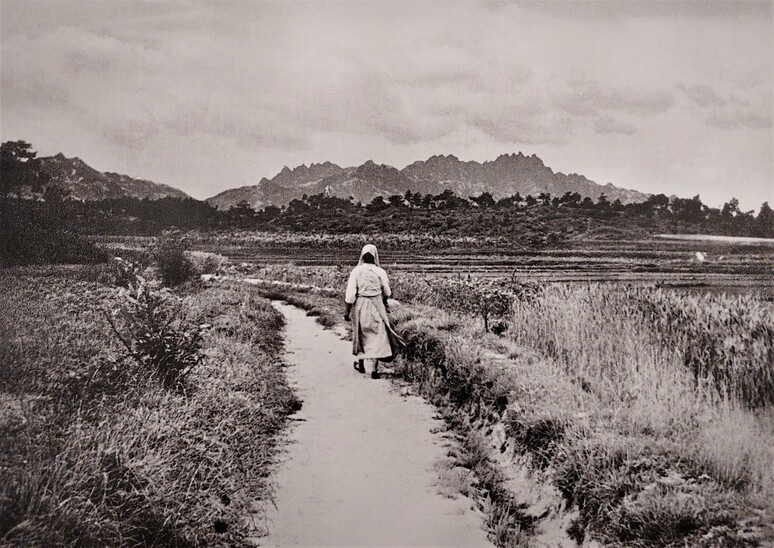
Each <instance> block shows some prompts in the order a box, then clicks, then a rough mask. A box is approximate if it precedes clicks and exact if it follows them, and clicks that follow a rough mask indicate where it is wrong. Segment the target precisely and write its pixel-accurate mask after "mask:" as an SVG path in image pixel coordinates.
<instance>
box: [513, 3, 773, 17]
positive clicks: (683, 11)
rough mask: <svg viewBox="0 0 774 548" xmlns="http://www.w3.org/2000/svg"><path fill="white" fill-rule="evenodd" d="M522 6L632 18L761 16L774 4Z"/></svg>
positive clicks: (555, 14)
mask: <svg viewBox="0 0 774 548" xmlns="http://www.w3.org/2000/svg"><path fill="white" fill-rule="evenodd" d="M515 4H516V5H517V6H519V7H520V8H522V9H526V10H531V11H537V12H541V13H546V14H548V15H551V16H553V17H564V18H578V19H613V20H615V19H629V18H656V17H658V18H666V17H669V18H693V19H697V18H698V19H718V18H743V17H747V18H757V17H771V13H772V3H771V2H770V1H768V0H712V1H701V0H683V1H678V2H666V1H664V0H637V1H628V2H622V1H620V0H584V1H576V2H567V1H564V0H524V1H520V2H515Z"/></svg>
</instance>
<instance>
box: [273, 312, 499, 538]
mask: <svg viewBox="0 0 774 548" xmlns="http://www.w3.org/2000/svg"><path fill="white" fill-rule="evenodd" d="M276 306H277V308H278V309H279V310H280V311H281V312H282V313H283V314H284V316H285V318H286V322H287V326H286V351H287V358H286V361H287V362H288V364H289V365H290V367H289V369H288V374H289V376H290V379H291V383H293V384H295V385H296V387H297V391H298V396H299V397H300V398H301V399H302V400H303V402H304V404H303V408H302V410H301V411H300V412H299V413H298V414H297V415H296V416H295V419H296V421H297V422H296V425H295V426H294V427H292V430H291V432H290V434H289V438H290V439H289V445H288V447H287V457H286V460H285V462H284V463H283V464H282V465H281V466H280V468H279V470H278V473H277V475H276V478H275V479H276V483H277V486H278V489H277V493H276V500H275V503H276V511H274V512H272V511H271V510H270V511H269V512H268V514H269V516H268V518H267V519H268V523H267V528H268V530H269V536H268V537H266V538H263V539H260V542H261V544H262V545H267V546H488V545H490V543H489V542H488V541H487V536H486V532H485V531H484V529H483V521H484V517H483V515H482V514H481V513H480V512H479V511H477V510H474V509H473V508H474V507H475V503H474V502H473V500H471V499H469V498H467V497H465V496H462V495H459V496H457V497H456V498H454V499H452V498H448V497H445V496H443V495H441V494H440V491H442V490H443V488H442V486H440V485H439V480H438V471H437V470H438V468H442V467H443V463H444V462H445V461H448V459H447V458H446V456H445V455H446V453H447V447H445V445H448V443H447V442H446V440H445V439H444V438H443V437H442V436H441V435H440V434H438V433H437V432H438V431H440V430H442V429H443V423H442V422H441V421H440V420H438V419H435V418H434V409H433V407H432V406H430V405H429V404H427V403H425V402H424V400H422V399H420V398H417V397H411V396H409V397H405V398H402V397H400V395H398V394H397V393H396V392H395V391H394V388H392V387H391V384H390V383H389V382H388V381H384V380H382V381H373V380H371V379H370V378H368V377H366V376H363V375H359V374H358V373H357V372H355V371H354V370H353V369H352V355H351V346H350V344H349V343H348V342H347V341H346V340H343V339H342V337H341V336H340V335H337V334H336V333H334V332H332V331H328V330H323V328H322V327H321V326H320V325H319V324H317V323H316V322H315V319H314V318H313V317H309V316H307V315H306V313H305V312H304V311H302V310H300V309H298V308H295V307H292V306H288V305H283V304H278V305H276ZM434 432H435V433H434Z"/></svg>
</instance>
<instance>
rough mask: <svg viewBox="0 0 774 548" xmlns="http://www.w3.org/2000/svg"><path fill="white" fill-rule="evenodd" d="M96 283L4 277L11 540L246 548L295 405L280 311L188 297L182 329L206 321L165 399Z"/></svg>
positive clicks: (4, 440) (242, 299)
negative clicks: (181, 380) (189, 363)
mask: <svg viewBox="0 0 774 548" xmlns="http://www.w3.org/2000/svg"><path fill="white" fill-rule="evenodd" d="M85 278H88V277H80V276H77V277H70V276H69V275H68V274H67V273H62V272H53V273H52V272H43V273H41V275H40V276H35V275H33V273H31V272H24V271H16V272H14V273H13V274H12V275H11V274H9V273H0V286H2V291H0V306H2V307H3V310H5V311H6V313H5V314H4V315H3V316H2V317H1V318H0V341H2V346H0V364H1V368H0V402H2V407H0V409H1V410H2V411H1V412H0V466H2V473H3V479H4V481H3V483H2V485H0V543H2V544H7V545H14V546H27V545H40V546H62V545H67V546H71V545H91V546H97V545H99V546H139V545H170V546H211V545H212V546H234V545H244V544H247V541H248V538H249V537H251V536H253V535H256V534H260V523H259V521H258V520H254V519H251V516H254V515H255V514H256V512H258V511H259V506H260V504H264V503H266V501H267V500H268V498H269V496H270V491H271V486H270V484H269V483H268V479H267V475H268V472H269V470H270V466H271V462H272V458H273V448H274V443H275V436H276V433H277V431H278V429H279V428H281V426H282V425H283V423H284V419H285V417H286V415H287V414H288V413H289V412H290V411H291V410H292V409H293V407H294V406H296V405H297V401H296V400H295V397H294V396H293V394H292V392H291V390H290V389H289V388H288V386H287V384H286V383H285V377H284V373H283V370H282V367H281V366H280V365H279V363H278V362H277V354H278V352H279V349H280V347H281V339H280V337H279V336H278V331H279V330H280V329H281V327H282V318H281V316H280V315H279V314H278V313H277V312H276V311H275V310H274V309H273V308H271V306H270V305H269V304H268V302H267V301H265V300H264V299H262V298H260V297H259V296H258V295H256V294H255V293H254V292H252V290H251V289H250V288H249V287H243V288H240V289H214V288H213V289H205V290H202V291H200V292H198V293H196V294H195V295H191V296H188V297H185V298H180V297H178V298H179V299H180V303H179V304H180V308H179V314H180V315H181V317H180V318H178V319H179V321H181V322H182V323H183V324H194V325H200V326H201V325H206V326H207V327H205V328H204V331H203V335H202V339H203V340H202V344H201V352H202V356H203V359H202V361H201V363H200V364H199V366H198V367H196V368H195V369H193V370H192V371H191V373H190V374H189V376H188V378H187V380H186V390H185V391H183V392H181V391H178V390H170V389H169V388H167V387H165V386H164V384H163V383H162V382H160V380H159V379H158V378H157V377H156V376H155V375H153V374H152V371H151V370H149V369H148V368H147V367H144V366H143V364H142V363H141V362H140V361H139V360H137V359H134V358H133V357H127V356H126V351H125V349H124V348H123V346H122V345H121V344H120V343H119V342H118V341H117V340H116V338H115V337H114V335H113V334H112V333H111V331H110V328H109V326H108V324H107V322H106V321H105V318H104V316H103V314H102V309H103V308H105V307H108V308H110V307H115V306H120V300H118V299H117V291H116V290H114V289H113V288H110V287H107V286H105V285H104V284H102V283H100V282H95V281H82V280H83V279H85Z"/></svg>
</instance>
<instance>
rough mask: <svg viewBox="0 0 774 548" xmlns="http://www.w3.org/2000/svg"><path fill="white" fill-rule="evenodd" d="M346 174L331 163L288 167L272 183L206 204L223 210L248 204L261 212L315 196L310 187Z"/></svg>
mask: <svg viewBox="0 0 774 548" xmlns="http://www.w3.org/2000/svg"><path fill="white" fill-rule="evenodd" d="M346 171H347V170H346V169H344V168H342V167H339V166H337V165H336V164H332V163H331V162H324V163H322V164H311V165H310V166H309V167H306V165H300V166H298V167H297V168H295V169H290V168H288V167H287V166H286V167H284V168H283V169H282V171H280V172H279V173H278V174H277V175H276V176H275V177H274V178H272V179H271V180H270V179H267V178H266V177H264V178H263V179H261V181H260V182H259V183H258V184H257V185H251V186H243V187H239V188H231V189H229V190H226V191H223V192H221V193H220V194H217V195H215V196H212V197H211V198H207V200H206V201H207V203H209V204H210V205H211V206H213V207H216V208H218V209H221V210H226V209H229V208H231V207H233V206H235V205H237V204H238V203H239V202H247V203H248V204H250V207H252V208H253V209H256V210H258V209H262V208H264V207H266V206H268V205H281V204H286V203H288V202H290V200H292V199H293V198H301V197H302V196H303V195H304V194H308V195H311V194H315V191H310V188H311V187H314V186H316V185H317V184H318V183H319V182H320V181H322V180H323V179H325V178H326V177H330V176H337V175H340V174H342V173H345V172H346Z"/></svg>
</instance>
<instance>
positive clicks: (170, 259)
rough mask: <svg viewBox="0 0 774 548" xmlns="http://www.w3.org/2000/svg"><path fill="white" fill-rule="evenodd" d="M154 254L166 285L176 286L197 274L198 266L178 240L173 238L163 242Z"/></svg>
mask: <svg viewBox="0 0 774 548" xmlns="http://www.w3.org/2000/svg"><path fill="white" fill-rule="evenodd" d="M154 255H155V258H156V265H157V266H158V269H159V274H160V275H161V281H162V283H163V284H164V285H165V286H168V287H174V286H177V285H180V284H183V283H185V282H187V281H188V280H191V279H192V278H193V277H194V276H196V275H197V271H196V267H195V266H194V264H193V262H192V261H191V260H190V259H189V258H188V257H187V256H186V254H185V249H184V248H183V246H182V245H181V244H180V243H178V242H175V241H173V240H167V241H166V242H163V243H162V244H161V245H160V246H159V247H158V248H157V249H156V252H155V253H154Z"/></svg>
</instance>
